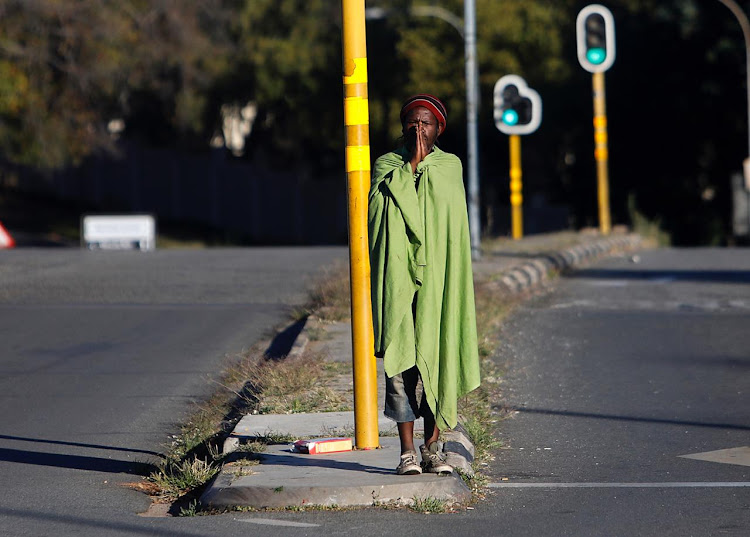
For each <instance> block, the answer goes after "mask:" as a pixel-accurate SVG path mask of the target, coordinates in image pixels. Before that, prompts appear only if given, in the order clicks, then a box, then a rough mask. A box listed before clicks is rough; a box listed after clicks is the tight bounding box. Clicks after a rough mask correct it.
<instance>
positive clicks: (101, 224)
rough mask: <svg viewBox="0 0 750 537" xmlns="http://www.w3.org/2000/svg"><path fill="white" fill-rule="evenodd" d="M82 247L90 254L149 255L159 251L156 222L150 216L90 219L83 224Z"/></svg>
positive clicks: (93, 216) (87, 218)
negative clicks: (124, 252) (134, 251)
mask: <svg viewBox="0 0 750 537" xmlns="http://www.w3.org/2000/svg"><path fill="white" fill-rule="evenodd" d="M81 228H82V233H81V237H82V242H83V246H84V247H86V248H88V249H90V250H96V249H101V250H130V249H134V248H136V249H140V250H141V251H150V250H154V249H155V248H156V222H155V220H154V217H153V216H151V215H148V214H133V215H87V216H84V217H83V220H82V222H81Z"/></svg>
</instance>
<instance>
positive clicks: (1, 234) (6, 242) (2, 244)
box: [0, 223, 16, 248]
mask: <svg viewBox="0 0 750 537" xmlns="http://www.w3.org/2000/svg"><path fill="white" fill-rule="evenodd" d="M15 247H16V241H14V240H13V237H11V236H10V233H8V230H7V229H5V227H4V226H3V224H2V223H0V248H15Z"/></svg>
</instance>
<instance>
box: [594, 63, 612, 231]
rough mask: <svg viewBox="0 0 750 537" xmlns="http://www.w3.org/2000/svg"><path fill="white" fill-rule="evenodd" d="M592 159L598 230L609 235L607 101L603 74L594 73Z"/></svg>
mask: <svg viewBox="0 0 750 537" xmlns="http://www.w3.org/2000/svg"><path fill="white" fill-rule="evenodd" d="M592 84H593V89H594V145H595V149H594V158H595V159H596V178H597V187H598V188H597V191H598V194H597V196H598V199H599V230H600V231H601V233H602V235H609V232H610V230H611V229H612V224H611V220H610V214H609V173H608V170H607V164H608V161H609V151H608V150H607V105H606V102H607V99H606V96H605V94H604V73H594V74H593V77H592Z"/></svg>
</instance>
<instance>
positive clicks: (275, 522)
mask: <svg viewBox="0 0 750 537" xmlns="http://www.w3.org/2000/svg"><path fill="white" fill-rule="evenodd" d="M235 520H236V521H237V522H249V523H250V524H261V525H263V526H286V527H289V528H317V527H320V524H308V523H306V522H292V521H291V520H276V519H274V518H236V519H235Z"/></svg>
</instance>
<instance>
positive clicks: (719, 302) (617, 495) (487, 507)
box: [196, 249, 750, 537]
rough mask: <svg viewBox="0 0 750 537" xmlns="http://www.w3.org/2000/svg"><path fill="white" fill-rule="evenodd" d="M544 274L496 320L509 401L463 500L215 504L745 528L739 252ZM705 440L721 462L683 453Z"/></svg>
mask: <svg viewBox="0 0 750 537" xmlns="http://www.w3.org/2000/svg"><path fill="white" fill-rule="evenodd" d="M554 287H555V288H554V289H553V290H552V291H551V292H549V293H547V294H544V295H542V296H538V297H536V298H534V299H532V300H530V301H528V302H526V303H525V304H524V305H523V306H521V307H520V308H519V309H518V310H517V311H516V312H515V313H514V314H513V315H512V316H511V318H510V319H508V321H507V322H506V323H505V325H504V328H503V331H502V340H503V345H502V348H501V349H500V352H499V353H498V356H497V357H496V358H497V359H498V360H499V361H500V362H502V363H503V365H504V366H505V367H506V368H507V371H508V373H507V377H506V378H505V380H504V384H503V388H504V392H505V396H504V401H503V402H502V404H501V406H502V405H507V406H512V407H514V408H516V409H517V412H516V413H514V414H513V415H512V417H510V418H508V419H506V420H504V421H502V422H500V423H498V424H497V433H498V436H499V438H500V439H501V440H502V441H503V443H504V448H503V449H500V450H499V451H498V453H497V456H496V459H495V461H493V463H492V464H491V466H490V468H489V472H488V473H489V478H490V483H491V484H492V486H493V488H492V489H491V494H490V495H489V496H488V498H487V499H486V500H485V501H483V502H481V503H479V504H477V505H476V506H475V509H473V510H471V511H464V512H461V513H458V514H452V515H437V516H436V515H430V516H425V515H419V514H416V513H412V512H409V511H406V510H390V511H382V510H355V511H343V512H309V513H248V514H242V515H233V516H232V515H224V516H222V517H221V518H224V519H225V520H226V519H231V520H233V521H234V522H235V524H237V525H243V524H244V525H245V526H252V529H250V530H247V531H252V532H253V533H258V534H262V535H321V534H326V535H331V536H334V535H430V536H442V535H444V536H455V535H507V536H512V537H518V536H529V537H531V536H533V537H544V536H576V537H587V536H592V537H593V536H596V537H599V536H607V537H632V536H653V537H665V536H675V537H677V536H679V537H688V536H694V537H705V536H738V537H739V536H747V535H750V487H748V486H747V485H750V404H748V402H749V401H750V397H749V395H750V369H748V368H750V329H749V327H750V250H749V249H737V250H726V249H694V250H658V251H647V252H643V253H641V254H640V259H639V262H637V263H635V262H633V261H632V260H631V259H630V258H617V259H610V260H608V261H604V262H601V263H599V264H597V265H596V266H593V267H589V268H587V269H584V270H579V271H577V272H575V273H572V274H570V275H568V276H567V277H564V278H561V279H559V280H558V281H556V282H555V283H554ZM743 447H745V449H744V450H741V449H740V450H738V449H737V448H743ZM723 450H735V451H729V452H725V451H723ZM716 451H719V452H720V453H719V454H715V453H714V454H713V456H720V455H722V454H723V455H725V458H728V457H729V456H730V455H732V454H734V455H737V456H736V457H735V458H734V459H731V460H732V461H733V462H734V463H733V464H728V463H720V462H711V461H707V460H700V459H695V458H685V457H684V456H685V455H690V456H696V457H711V455H699V454H705V453H707V452H716ZM743 455H744V456H743ZM739 462H742V463H743V464H738V463H739ZM741 485H745V486H741ZM203 523H204V521H200V524H203ZM269 524H303V525H307V526H272V525H269ZM196 527H198V526H196ZM201 527H203V526H201ZM221 527H226V528H229V527H230V526H221Z"/></svg>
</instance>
